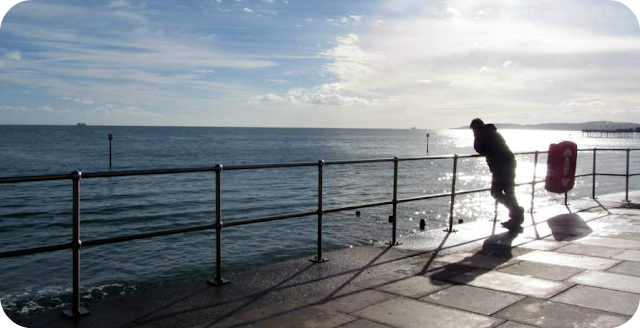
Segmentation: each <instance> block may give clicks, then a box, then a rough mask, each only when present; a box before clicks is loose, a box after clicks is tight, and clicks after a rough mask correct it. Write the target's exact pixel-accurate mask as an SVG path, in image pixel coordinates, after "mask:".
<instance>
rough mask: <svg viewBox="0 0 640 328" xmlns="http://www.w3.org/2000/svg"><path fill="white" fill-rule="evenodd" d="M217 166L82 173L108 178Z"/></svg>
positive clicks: (85, 177)
mask: <svg viewBox="0 0 640 328" xmlns="http://www.w3.org/2000/svg"><path fill="white" fill-rule="evenodd" d="M215 171H216V167H215V166H212V167H193V168H180V169H157V170H135V171H115V172H89V173H84V172H83V173H82V178H83V179H91V178H108V177H127V176H137V175H160V174H175V173H201V172H215Z"/></svg>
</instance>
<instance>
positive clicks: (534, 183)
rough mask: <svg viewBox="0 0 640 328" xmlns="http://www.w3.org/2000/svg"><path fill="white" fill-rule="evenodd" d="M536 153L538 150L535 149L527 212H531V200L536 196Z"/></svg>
mask: <svg viewBox="0 0 640 328" xmlns="http://www.w3.org/2000/svg"><path fill="white" fill-rule="evenodd" d="M538 154H539V152H538V151H537V150H536V152H535V155H534V157H533V180H531V208H530V209H529V213H533V205H534V203H533V200H534V197H535V196H536V173H537V172H536V171H537V169H538Z"/></svg>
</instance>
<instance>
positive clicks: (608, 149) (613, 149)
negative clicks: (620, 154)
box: [578, 148, 640, 151]
mask: <svg viewBox="0 0 640 328" xmlns="http://www.w3.org/2000/svg"><path fill="white" fill-rule="evenodd" d="M594 149H595V150H597V151H601V150H602V151H627V150H629V151H638V150H640V148H590V149H589V148H584V149H578V151H593V150H594Z"/></svg>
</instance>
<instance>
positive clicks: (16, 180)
mask: <svg viewBox="0 0 640 328" xmlns="http://www.w3.org/2000/svg"><path fill="white" fill-rule="evenodd" d="M593 150H594V149H579V150H578V151H593ZM596 150H597V151H601V150H602V151H626V150H629V151H638V150H640V148H628V149H627V148H597V149H596ZM535 153H536V152H535V151H528V152H518V153H514V155H531V154H535ZM537 153H538V154H544V153H548V151H538V152H537ZM453 157H454V155H442V156H423V157H408V158H398V159H397V160H398V161H418V160H439V159H452V158H453ZM476 157H482V156H481V155H478V154H467V155H458V158H476ZM395 160H396V159H394V158H377V159H361V160H340V161H326V162H324V165H341V164H364V163H384V162H393V161H395ZM317 165H318V162H299V163H281V164H276V163H274V164H254V165H230V166H227V167H224V170H226V171H234V170H251V169H269V168H288V167H308V166H317ZM217 169H218V168H217V167H216V166H212V167H194V168H173V169H153V170H132V171H111V172H87V173H84V172H83V174H82V178H83V179H91V178H106V177H125V176H141V175H160V174H175V173H199V172H214V171H216V170H217ZM71 178H72V174H71V173H67V174H54V175H39V176H17V177H0V183H20V182H35V181H49V180H64V179H71Z"/></svg>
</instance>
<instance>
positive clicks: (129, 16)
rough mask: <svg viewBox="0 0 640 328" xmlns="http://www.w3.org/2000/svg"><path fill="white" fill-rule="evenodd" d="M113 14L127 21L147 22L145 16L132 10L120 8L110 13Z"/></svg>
mask: <svg viewBox="0 0 640 328" xmlns="http://www.w3.org/2000/svg"><path fill="white" fill-rule="evenodd" d="M112 15H113V16H115V17H118V18H122V19H125V20H129V21H133V22H136V23H148V22H149V21H148V20H147V18H146V17H144V16H142V15H139V14H136V13H133V12H129V11H122V10H118V11H114V12H113V13H112Z"/></svg>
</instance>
